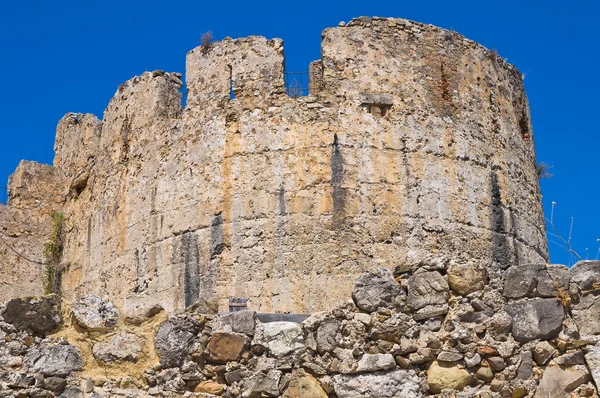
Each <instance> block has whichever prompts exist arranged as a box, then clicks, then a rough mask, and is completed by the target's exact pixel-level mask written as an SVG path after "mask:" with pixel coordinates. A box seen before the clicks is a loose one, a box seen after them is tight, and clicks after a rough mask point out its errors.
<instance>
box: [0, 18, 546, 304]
mask: <svg viewBox="0 0 600 398" xmlns="http://www.w3.org/2000/svg"><path fill="white" fill-rule="evenodd" d="M321 55H322V58H321V59H320V60H317V61H314V62H313V63H311V65H310V78H311V81H310V95H308V96H305V97H299V98H292V97H289V96H288V95H287V94H286V88H285V82H284V71H285V67H284V65H285V59H284V47H283V42H282V41H281V40H280V39H272V40H268V39H266V38H264V37H258V36H252V37H248V38H243V39H230V38H226V39H224V40H222V41H220V42H214V43H211V44H210V45H206V46H200V47H197V48H195V49H193V50H192V51H190V52H189V53H188V54H187V59H186V77H185V89H186V90H187V102H186V104H185V107H184V106H183V104H182V94H181V91H182V88H183V82H182V80H181V77H182V75H181V74H177V73H164V72H162V71H155V72H146V73H144V74H143V75H141V76H138V77H135V78H133V79H131V80H129V81H128V82H126V83H125V84H123V85H121V86H120V87H119V88H118V90H117V92H116V93H115V95H114V97H113V98H112V100H111V101H110V103H109V104H108V107H107V109H106V111H105V113H104V117H103V119H102V120H99V119H98V118H97V117H95V116H93V115H82V114H72V113H69V114H67V115H66V116H65V117H64V118H63V119H61V121H60V122H59V124H58V126H57V133H56V144H55V152H56V157H55V160H54V166H53V167H50V166H44V167H45V169H44V170H45V171H44V172H41V171H40V172H38V173H30V174H26V173H25V174H23V173H20V172H19V171H17V172H16V174H15V176H13V178H11V184H10V187H9V189H10V193H9V196H10V199H9V206H8V207H6V208H0V233H2V234H5V235H6V237H7V239H8V238H9V237H10V239H9V240H10V241H11V244H13V245H15V247H19V245H21V244H22V239H21V238H20V237H19V235H18V234H15V233H13V232H6V231H7V229H6V227H5V225H6V223H7V221H6V222H5V221H3V220H5V219H8V218H11V219H14V218H15V217H17V218H19V217H20V218H19V219H22V220H25V219H27V218H28V217H30V216H31V215H33V217H31V218H32V219H35V220H36V223H34V224H35V225H37V227H35V228H34V227H33V226H32V225H33V224H30V225H29V227H30V229H31V233H30V235H31V236H35V240H31V236H30V237H27V238H23V239H29V240H28V241H27V242H29V243H28V244H27V245H25V246H23V247H24V248H28V247H30V246H32V247H31V248H30V249H27V250H26V253H25V254H27V255H28V256H31V258H30V259H31V260H34V261H38V262H43V256H42V251H43V250H42V249H43V243H44V242H45V240H47V237H48V229H49V228H48V223H49V221H48V217H49V216H48V214H49V213H50V211H49V210H50V209H51V210H54V211H60V212H62V213H63V214H64V215H65V218H66V221H65V222H66V224H67V228H66V234H65V244H64V250H63V253H62V262H63V263H64V268H63V269H62V270H61V271H62V285H61V290H62V294H63V295H64V296H65V297H66V298H67V299H70V298H74V297H79V296H82V295H85V294H89V293H94V294H98V295H101V296H104V297H106V298H108V299H110V300H112V301H113V302H115V303H117V304H119V305H120V304H121V303H122V302H123V301H124V300H126V299H127V298H128V297H138V296H143V297H146V298H149V299H151V300H154V301H156V302H157V303H160V304H161V305H162V306H163V307H164V308H165V309H167V310H168V311H171V310H176V309H182V308H185V307H187V306H188V305H190V304H191V303H193V302H194V301H195V300H196V299H198V297H202V296H208V297H217V298H218V300H219V305H220V307H221V309H223V310H224V309H226V306H227V300H228V298H230V297H243V298H247V299H248V302H249V306H250V308H253V309H255V310H259V311H282V312H285V311H292V312H304V311H315V310H321V309H324V308H327V307H330V306H332V305H335V304H337V303H338V302H340V301H344V300H345V298H346V297H348V294H349V292H350V289H351V285H352V281H353V280H354V279H355V278H356V277H357V276H358V275H360V274H361V273H363V272H364V271H367V270H369V269H371V268H372V267H373V266H382V267H385V268H388V269H392V270H393V269H396V270H398V271H408V272H419V271H420V270H431V269H436V270H441V271H443V270H445V269H446V268H447V267H449V266H450V265H451V264H470V265H472V266H474V267H475V268H477V269H481V270H485V271H486V273H488V274H489V275H490V278H491V279H492V280H493V278H494V275H495V274H497V273H499V272H501V271H502V270H503V269H506V268H507V267H509V266H511V265H515V264H516V265H518V264H526V263H540V262H542V263H543V262H545V261H547V259H548V254H547V244H546V238H545V229H544V218H543V212H542V206H541V195H540V188H539V181H538V175H537V171H536V161H535V153H534V145H533V133H532V127H531V122H530V118H529V108H528V104H527V98H526V96H525V92H524V88H523V82H522V78H521V75H520V73H519V72H518V71H517V70H516V69H515V68H514V67H513V66H512V65H510V64H508V63H506V62H505V61H504V60H503V59H501V58H500V57H498V56H497V55H496V54H495V53H493V52H490V51H488V50H487V49H485V48H484V47H482V46H480V45H478V44H477V43H474V42H473V41H471V40H468V39H466V38H464V37H462V36H460V35H459V34H457V33H455V32H450V31H447V30H444V29H440V28H437V27H433V26H431V25H423V24H418V23H414V22H409V21H406V20H402V19H371V18H358V19H355V20H353V21H351V22H350V23H348V24H347V25H345V26H339V27H336V28H330V29H326V30H325V31H324V32H323V36H322V47H321ZM23 167H24V166H23ZM36 167H37V166H36ZM40 167H41V166H40ZM21 168H22V166H20V169H21ZM17 181H19V182H18V183H17ZM40 181H43V183H42V182H40ZM44 198H51V199H44ZM35 203H37V205H35V206H34V204H35ZM40 204H43V205H44V206H41V207H43V208H44V210H43V211H41V210H39V209H40V208H41V207H40ZM3 217H4V218H3ZM23 222H25V221H23ZM18 224H19V222H17V223H16V224H14V223H13V224H11V225H18ZM15 228H17V227H15ZM3 236H4V235H3ZM20 239H21V240H20ZM32 242H35V243H32ZM0 250H3V251H0V254H2V255H0V274H1V273H7V272H8V271H7V270H9V269H10V270H11V271H10V272H11V273H12V276H11V278H8V279H7V280H9V282H8V283H9V284H11V285H15V284H18V283H19V275H20V272H24V271H23V270H25V269H28V270H29V271H28V275H29V278H30V279H31V280H30V283H28V284H27V286H28V287H27V288H26V289H23V291H22V293H23V295H28V294H37V293H39V292H40V291H41V289H42V286H43V272H42V270H41V269H42V267H41V266H39V265H38V266H37V268H36V270H37V271H36V272H39V274H35V272H34V273H32V272H31V269H30V268H27V267H28V265H27V264H28V263H27V261H26V260H24V259H23V258H20V257H19V256H17V255H16V254H15V253H13V252H12V251H10V250H8V249H7V248H6V247H4V248H2V249H0ZM15 263H18V264H19V267H17V268H15V266H14V264H15ZM31 275H39V276H38V277H37V279H36V277H32V276H31ZM10 295H14V293H13V292H12V291H11V294H10Z"/></svg>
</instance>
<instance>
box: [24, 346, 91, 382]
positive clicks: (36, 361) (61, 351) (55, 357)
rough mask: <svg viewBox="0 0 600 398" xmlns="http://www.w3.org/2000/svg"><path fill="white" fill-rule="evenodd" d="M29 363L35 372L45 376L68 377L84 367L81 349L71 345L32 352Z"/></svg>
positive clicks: (28, 359)
mask: <svg viewBox="0 0 600 398" xmlns="http://www.w3.org/2000/svg"><path fill="white" fill-rule="evenodd" d="M27 361H28V362H29V363H30V365H31V369H32V370H33V371H34V372H38V373H41V374H43V375H44V376H60V377H64V376H68V375H69V374H70V373H71V372H74V371H78V370H81V368H82V367H83V365H84V362H83V359H82V358H81V354H80V352H79V349H78V348H77V347H75V346H73V345H70V344H55V345H50V346H46V347H43V348H42V349H40V350H39V351H37V352H30V353H29V354H28V355H27Z"/></svg>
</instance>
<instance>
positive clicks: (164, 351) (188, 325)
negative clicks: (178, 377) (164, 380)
mask: <svg viewBox="0 0 600 398" xmlns="http://www.w3.org/2000/svg"><path fill="white" fill-rule="evenodd" d="M197 332H198V325H197V324H196V323H195V322H194V321H193V320H192V319H190V318H187V317H183V318H176V317H171V318H169V320H168V321H166V322H163V323H161V324H160V326H159V327H158V332H157V333H156V336H155V337H154V347H155V349H156V353H157V354H158V356H159V358H160V364H161V366H162V367H164V368H171V367H175V366H179V365H181V363H182V362H183V360H184V359H185V357H186V356H187V355H188V354H189V351H190V348H191V346H192V344H193V343H194V342H195V341H196V333H197Z"/></svg>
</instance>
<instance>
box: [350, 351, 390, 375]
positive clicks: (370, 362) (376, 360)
mask: <svg viewBox="0 0 600 398" xmlns="http://www.w3.org/2000/svg"><path fill="white" fill-rule="evenodd" d="M395 367H396V360H395V359H394V356H393V355H392V354H365V355H363V356H362V357H361V358H360V359H359V360H358V366H357V368H356V373H361V372H375V371H378V370H389V369H393V368H395Z"/></svg>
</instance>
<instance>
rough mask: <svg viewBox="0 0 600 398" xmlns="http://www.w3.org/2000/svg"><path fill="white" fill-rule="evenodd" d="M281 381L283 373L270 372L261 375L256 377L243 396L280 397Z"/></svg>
mask: <svg viewBox="0 0 600 398" xmlns="http://www.w3.org/2000/svg"><path fill="white" fill-rule="evenodd" d="M280 380H281V371H279V370H275V369H272V370H269V371H268V372H265V373H259V374H257V375H256V376H255V377H254V380H253V383H252V385H251V386H250V388H248V389H247V390H246V391H244V394H243V396H244V397H247V398H258V397H263V396H267V397H278V396H279V381H280Z"/></svg>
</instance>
